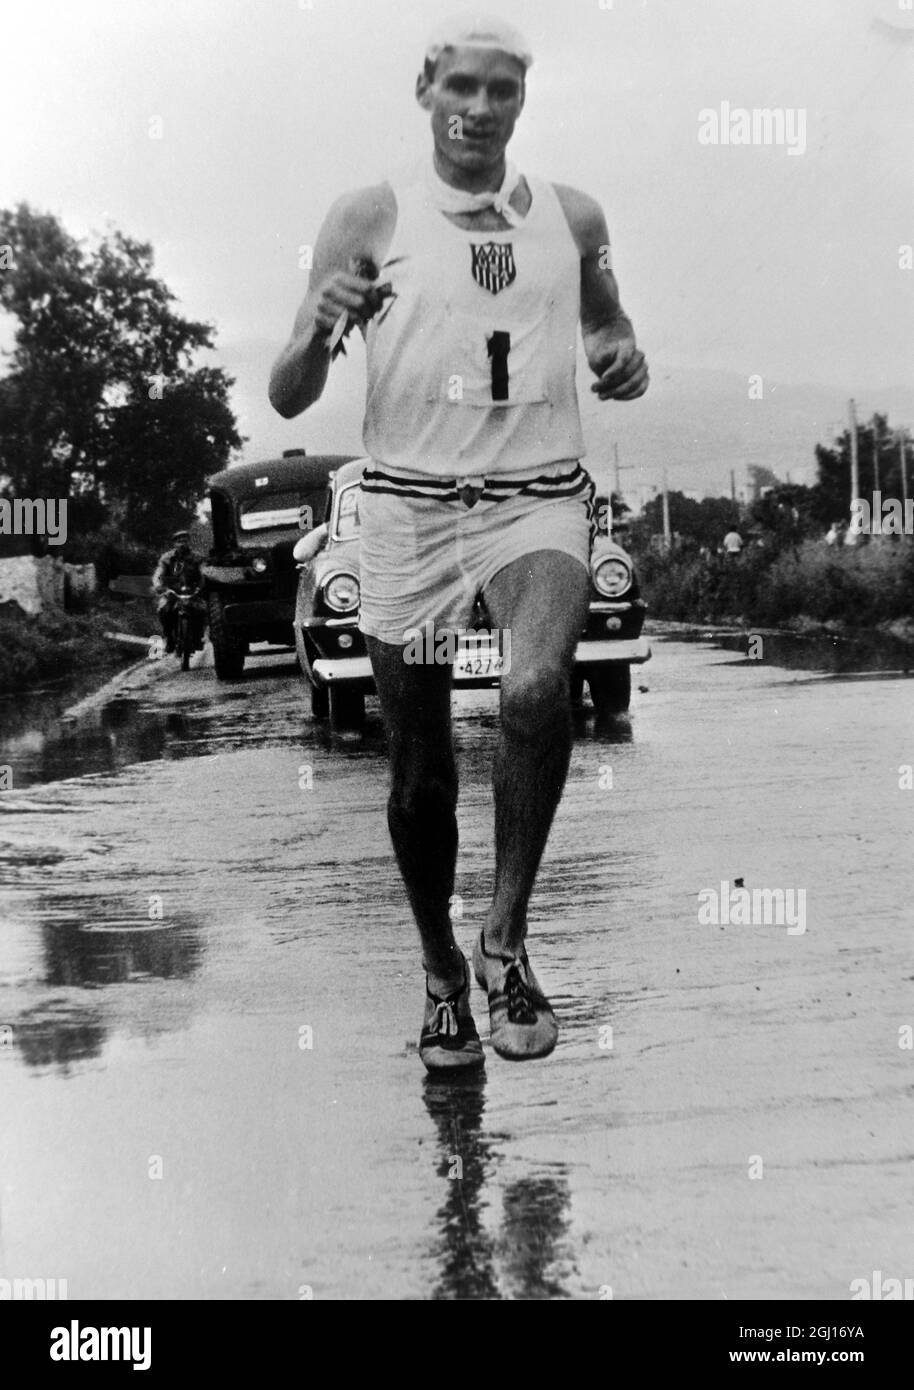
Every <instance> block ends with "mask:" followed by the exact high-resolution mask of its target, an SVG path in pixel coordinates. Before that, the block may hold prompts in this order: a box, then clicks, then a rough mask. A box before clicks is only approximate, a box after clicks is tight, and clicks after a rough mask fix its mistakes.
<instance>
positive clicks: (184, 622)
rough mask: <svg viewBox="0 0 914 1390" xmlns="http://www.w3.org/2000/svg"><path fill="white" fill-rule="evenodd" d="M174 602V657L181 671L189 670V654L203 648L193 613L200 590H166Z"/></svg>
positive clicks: (196, 620) (201, 637)
mask: <svg viewBox="0 0 914 1390" xmlns="http://www.w3.org/2000/svg"><path fill="white" fill-rule="evenodd" d="M166 592H167V593H169V594H170V595H171V596H172V598H173V599H174V601H175V611H174V631H175V656H176V657H177V658H178V660H179V661H180V662H181V670H182V671H187V670H189V669H190V658H191V653H192V652H195V651H198V650H199V649H200V648H201V647H202V646H203V633H202V631H198V630H199V628H200V626H201V622H200V618H199V617H198V616H197V615H196V613H195V612H194V600H195V599H196V598H198V597H199V596H200V592H201V591H200V589H168V590H166Z"/></svg>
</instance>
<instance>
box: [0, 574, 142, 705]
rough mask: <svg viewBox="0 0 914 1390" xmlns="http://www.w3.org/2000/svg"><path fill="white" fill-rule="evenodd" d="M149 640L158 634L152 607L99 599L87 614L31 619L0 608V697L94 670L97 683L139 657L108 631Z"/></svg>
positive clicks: (9, 607) (139, 652)
mask: <svg viewBox="0 0 914 1390" xmlns="http://www.w3.org/2000/svg"><path fill="white" fill-rule="evenodd" d="M112 631H114V632H123V633H131V634H133V635H135V636H138V637H148V636H151V635H152V634H153V633H155V632H157V631H158V624H157V623H156V621H155V615H154V612H153V605H152V603H151V602H150V601H149V600H148V599H146V600H143V599H133V600H130V601H129V602H127V603H122V602H119V601H117V600H115V599H111V598H108V597H107V596H105V597H100V598H99V599H97V600H96V601H95V602H94V603H93V604H92V606H91V608H89V609H87V610H86V611H85V612H77V613H42V614H39V616H38V617H34V618H30V617H26V615H25V614H24V613H23V612H22V610H21V609H20V608H19V607H18V606H17V605H14V604H4V605H3V607H2V608H0V694H3V695H9V694H15V693H18V692H20V691H25V690H29V689H33V688H36V687H40V686H43V685H50V684H52V683H54V682H57V681H60V680H63V679H66V678H67V677H69V676H73V675H77V674H80V675H81V674H82V673H83V672H86V671H90V670H94V671H97V672H98V673H99V676H100V681H99V683H100V684H101V683H102V681H104V680H105V679H107V676H108V675H109V674H113V673H114V672H115V671H117V670H118V669H119V668H120V667H122V666H124V665H125V664H127V663H128V662H131V661H137V660H138V659H140V658H141V657H142V655H143V652H142V648H140V647H139V646H138V647H137V648H136V649H135V650H133V651H131V650H129V649H127V648H125V647H124V646H121V645H118V644H117V643H114V642H112V641H110V640H109V639H108V638H107V637H105V635H104V634H105V633H106V632H112Z"/></svg>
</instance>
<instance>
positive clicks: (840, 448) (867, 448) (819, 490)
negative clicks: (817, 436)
mask: <svg viewBox="0 0 914 1390" xmlns="http://www.w3.org/2000/svg"><path fill="white" fill-rule="evenodd" d="M904 439H905V447H906V448H907V447H908V446H909V444H910V436H909V435H908V433H907V431H905V432H904ZM874 449H875V456H876V457H878V460H879V490H880V492H881V493H882V495H883V497H897V498H900V497H901V461H900V459H899V456H898V436H897V433H896V431H894V430H893V429H891V427H890V426H889V420H888V416H887V415H879V414H874V415H873V417H872V419H870V420H868V421H866V422H863V423H860V424H858V426H857V471H858V475H859V479H860V496H861V497H865V498H867V500H869V499H870V498H871V497H872V495H873V493H874V492H875V490H876V467H875V460H874ZM816 463H817V464H818V474H819V480H818V484H817V486H816V488H815V489H814V491H815V493H816V503H815V507H816V519H817V521H818V522H819V523H820V524H821V525H822V526H823V527H826V528H827V527H828V526H830V525H831V523H832V522H833V521H838V520H840V519H842V518H843V519H845V520H846V519H847V517H848V516H849V514H850V503H851V435H850V430H844V431H843V432H842V433H841V434H840V435H839V436H838V437H837V439H835V441H834V443H833V444H832V445H831V446H826V445H824V444H817V445H816ZM908 485H909V487H910V479H909V484H908Z"/></svg>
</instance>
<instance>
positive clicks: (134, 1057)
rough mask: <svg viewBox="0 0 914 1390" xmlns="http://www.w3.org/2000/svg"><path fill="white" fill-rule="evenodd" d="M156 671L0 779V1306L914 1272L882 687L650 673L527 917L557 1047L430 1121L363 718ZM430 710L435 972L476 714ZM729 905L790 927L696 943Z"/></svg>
mask: <svg viewBox="0 0 914 1390" xmlns="http://www.w3.org/2000/svg"><path fill="white" fill-rule="evenodd" d="M151 674H152V675H154V677H155V678H154V679H151V680H148V681H147V679H146V678H145V677H137V678H135V679H134V680H132V681H128V687H129V686H130V685H131V684H132V685H133V687H134V688H133V689H132V690H130V689H127V690H126V692H125V691H124V690H123V689H122V691H121V694H120V696H119V698H117V699H116V700H114V701H112V702H110V703H109V704H107V705H105V706H103V707H101V708H99V709H97V710H95V711H93V712H90V713H88V714H87V715H85V716H84V717H83V718H82V719H81V720H77V721H75V722H70V723H64V724H61V723H60V722H58V721H56V720H46V721H45V726H44V727H43V728H42V729H40V730H37V729H35V728H34V727H26V728H23V727H17V728H16V729H15V730H14V732H13V735H12V736H11V739H10V741H9V742H8V743H7V745H6V746H5V748H4V749H3V751H2V753H0V764H6V765H9V766H10V767H11V768H12V777H13V786H12V788H11V789H8V790H5V791H3V792H0V919H2V923H3V926H2V952H0V1097H2V1099H0V1111H2V1119H0V1125H2V1129H0V1277H4V1278H10V1279H12V1278H26V1277H28V1278H36V1277H42V1278H47V1279H50V1278H57V1279H61V1278H65V1279H66V1280H67V1281H68V1293H69V1297H70V1298H111V1297H152V1298H194V1297H205V1298H220V1297H225V1298H229V1297H241V1298H288V1299H297V1298H300V1297H303V1296H308V1294H309V1291H310V1292H311V1293H313V1297H314V1298H346V1299H348V1298H396V1299H425V1298H453V1297H460V1298H599V1297H608V1296H609V1294H608V1290H609V1289H611V1290H612V1296H613V1297H615V1298H623V1299H624V1298H629V1299H631V1298H637V1299H643V1298H652V1299H653V1298H700V1299H721V1298H729V1299H737V1298H761V1299H764V1298H770V1297H786V1298H810V1297H824V1298H829V1299H836V1300H841V1299H847V1298H848V1297H849V1285H850V1282H851V1280H853V1279H855V1278H860V1277H867V1278H868V1277H869V1276H870V1275H871V1272H872V1271H873V1270H877V1269H880V1270H882V1271H883V1273H884V1274H885V1275H886V1276H888V1275H894V1276H898V1277H902V1276H905V1275H907V1276H910V1275H911V1274H912V1273H914V1259H912V1241H911V1236H910V1203H911V1190H912V1180H911V1173H912V1157H914V1152H912V1151H914V1143H912V1138H911V1135H912V1127H911V1100H912V1090H914V1074H912V1056H914V1053H912V1051H911V1050H909V1049H906V1048H905V1046H904V1041H903V1038H904V1031H903V1030H904V1028H905V1027H906V1026H909V1025H911V1024H914V993H912V979H914V964H912V958H911V950H910V945H911V929H910V864H911V852H912V848H914V834H912V825H914V791H910V790H906V789H902V788H901V787H900V786H899V780H900V775H899V767H900V766H901V765H904V764H908V763H911V762H912V761H914V721H912V717H911V711H912V686H911V684H910V682H909V681H908V680H906V679H905V678H904V677H903V676H902V675H883V676H867V675H859V676H855V675H852V674H851V675H848V674H845V675H842V676H839V677H828V676H824V677H823V676H822V675H820V674H818V673H816V672H815V671H814V670H811V671H797V670H789V669H786V668H785V667H783V666H775V665H773V664H771V662H770V661H767V662H766V661H749V660H746V659H744V658H743V657H742V656H741V655H740V653H739V652H732V651H731V652H727V651H724V650H721V649H719V648H714V647H712V646H710V645H707V644H705V645H701V644H698V645H696V644H694V643H686V642H682V641H657V642H655V646H654V659H653V660H652V662H651V663H650V664H649V665H648V666H647V667H645V668H643V672H642V673H641V676H640V679H641V681H642V683H643V684H644V685H646V686H648V687H649V689H648V690H646V691H638V690H636V693H635V698H634V717H633V720H632V722H631V728H630V730H629V731H626V730H625V729H624V728H623V729H619V730H617V731H616V732H615V734H614V736H613V738H612V739H610V738H608V737H605V736H602V735H601V736H599V737H598V736H596V735H595V733H594V731H593V729H592V727H591V726H589V725H582V726H581V728H580V729H579V736H578V738H577V741H576V745H575V751H574V758H573V763H572V768H571V774H570V778H569V783H568V788H567V792H566V796H565V799H564V801H563V803H562V806H561V809H560V812H559V816H558V820H557V823H556V827H555V830H554V833H553V838H552V840H551V842H550V847H549V850H548V852H547V858H546V861H545V863H544V866H543V869H542V871H541V875H540V879H539V884H538V891H537V894H536V896H535V899H534V903H533V910H532V913H531V935H530V944H531V957H532V959H533V961H534V964H535V965H536V968H537V971H538V973H539V975H540V977H541V979H542V980H543V983H544V984H545V985H546V987H547V989H548V990H549V991H550V993H551V996H552V999H553V1002H554V1004H555V1006H556V1010H557V1013H558V1016H559V1020H560V1024H561V1029H562V1031H561V1037H560V1042H559V1047H558V1049H557V1051H556V1053H555V1054H554V1055H553V1056H552V1057H551V1058H549V1059H547V1060H546V1061H543V1062H538V1063H535V1064H530V1065H520V1066H519V1065H512V1064H510V1063H506V1062H503V1061H502V1060H500V1059H499V1058H497V1057H496V1056H494V1054H492V1053H491V1052H490V1053H489V1056H488V1067H487V1076H486V1079H485V1080H483V1081H480V1082H475V1083H471V1084H468V1085H463V1086H454V1085H445V1084H441V1083H429V1082H426V1081H425V1080H424V1079H423V1078H424V1073H423V1071H422V1068H421V1065H420V1063H419V1061H418V1058H417V1055H416V1050H415V1040H416V1037H417V1034H418V1028H419V1022H420V1016H421V975H420V973H419V969H418V949H417V944H416V941H415V939H414V936H413V930H412V927H411V925H410V922H409V920H408V917H407V912H406V909H405V906H404V904H403V900H402V895H401V889H400V884H399V880H398V876H397V873H396V870H395V866H394V864H393V862H392V859H391V854H390V850H389V844H388V840H387V834H386V828H385V823H384V813H383V807H384V800H385V795H386V765H385V761H384V755H383V744H382V741H381V737H380V731H379V728H378V725H377V719H376V715H375V716H374V722H373V723H372V724H371V725H370V727H369V731H368V735H367V737H366V739H365V740H364V742H363V743H362V744H355V745H350V744H346V745H336V744H333V743H331V742H330V740H329V737H328V736H327V734H326V733H325V732H324V730H323V729H322V728H320V727H319V726H315V725H312V724H311V723H310V721H309V719H308V718H307V717H306V716H305V712H304V711H305V703H304V700H303V697H302V690H301V686H300V684H299V680H298V678H297V675H296V673H295V670H294V667H293V666H291V665H290V664H289V662H288V660H285V659H278V660H277V659H275V658H274V659H271V660H270V661H263V662H261V663H258V669H257V670H256V671H253V672H252V673H251V675H250V677H249V678H248V679H246V680H245V681H243V682H242V683H240V684H239V685H237V686H219V685H218V684H217V682H216V681H215V679H214V676H213V672H212V670H211V669H210V668H208V667H201V668H199V669H197V670H193V671H191V672H189V673H187V674H186V675H181V674H180V673H176V672H174V671H173V670H167V671H166V670H165V669H164V668H162V669H159V670H156V671H155V672H154V673H151ZM636 684H637V682H636ZM457 710H458V718H457V722H456V735H457V742H458V748H459V758H460V768H461V776H462V794H461V806H460V828H461V846H462V847H461V857H460V863H459V872H458V889H459V892H460V895H461V898H462V902H463V918H462V921H461V923H460V925H459V936H460V939H461V941H462V943H463V944H465V945H466V947H467V948H469V946H470V944H471V942H472V939H473V936H474V934H475V931H476V930H477V929H478V926H479V924H480V922H481V918H482V913H483V910H484V906H485V901H486V894H487V892H488V890H489V888H490V884H491V853H490V845H491V801H490V793H489V773H490V766H491V758H492V748H493V737H494V718H493V716H494V697H493V696H492V695H490V694H479V693H464V694H462V695H461V696H459V697H458V699H457ZM610 784H611V785H610ZM738 879H741V880H743V883H744V884H745V886H746V887H747V888H749V889H750V890H751V889H752V888H754V887H761V888H768V889H777V888H783V889H785V890H786V889H796V890H800V889H803V890H805V924H804V925H805V930H804V931H802V932H800V931H798V930H796V929H795V930H793V931H788V930H787V927H786V926H785V925H781V926H777V925H764V924H763V923H760V924H756V925H743V924H738V925H727V924H726V923H724V924H718V925H714V924H708V923H707V921H705V923H702V922H700V921H699V907H700V900H699V894H700V893H702V891H703V890H706V889H712V888H713V889H719V888H720V885H721V882H722V881H726V882H727V884H728V885H730V884H733V885H735V884H736V881H737V880H738ZM474 1007H475V1009H476V1013H477V1018H478V1020H479V1023H480V1029H481V1031H482V1033H483V1036H484V1038H485V1037H486V1036H487V1020H486V1010H485V1004H484V1000H483V997H482V995H481V994H480V993H479V992H478V991H476V990H475V989H474Z"/></svg>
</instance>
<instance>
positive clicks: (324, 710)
mask: <svg viewBox="0 0 914 1390" xmlns="http://www.w3.org/2000/svg"><path fill="white" fill-rule="evenodd" d="M329 713H330V692H329V691H328V689H327V687H326V686H325V685H312V686H311V718H312V719H326V718H327V715H328V714H329Z"/></svg>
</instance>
